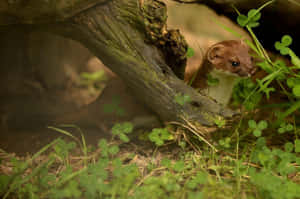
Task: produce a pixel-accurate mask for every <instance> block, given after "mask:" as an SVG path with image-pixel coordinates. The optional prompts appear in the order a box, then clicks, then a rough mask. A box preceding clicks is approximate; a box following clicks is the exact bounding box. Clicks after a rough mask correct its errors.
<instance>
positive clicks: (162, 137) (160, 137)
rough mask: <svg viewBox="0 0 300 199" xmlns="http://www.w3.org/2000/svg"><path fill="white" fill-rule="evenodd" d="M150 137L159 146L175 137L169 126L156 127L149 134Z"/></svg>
mask: <svg viewBox="0 0 300 199" xmlns="http://www.w3.org/2000/svg"><path fill="white" fill-rule="evenodd" d="M149 139H150V141H152V142H154V143H155V144H156V145H157V146H162V145H163V144H164V143H165V141H167V140H173V139H174V137H173V135H172V134H171V133H170V132H169V131H168V129H167V128H154V129H153V130H152V131H151V133H150V134H149Z"/></svg>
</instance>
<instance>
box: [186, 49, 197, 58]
mask: <svg viewBox="0 0 300 199" xmlns="http://www.w3.org/2000/svg"><path fill="white" fill-rule="evenodd" d="M194 55H195V51H194V49H193V48H190V47H188V49H187V52H186V57H187V58H190V57H193V56H194Z"/></svg>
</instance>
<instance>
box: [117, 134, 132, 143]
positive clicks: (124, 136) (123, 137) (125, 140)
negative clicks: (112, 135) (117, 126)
mask: <svg viewBox="0 0 300 199" xmlns="http://www.w3.org/2000/svg"><path fill="white" fill-rule="evenodd" d="M119 137H120V140H122V141H123V142H129V141H130V140H129V138H128V136H127V135H125V134H124V133H121V134H120V135H119Z"/></svg>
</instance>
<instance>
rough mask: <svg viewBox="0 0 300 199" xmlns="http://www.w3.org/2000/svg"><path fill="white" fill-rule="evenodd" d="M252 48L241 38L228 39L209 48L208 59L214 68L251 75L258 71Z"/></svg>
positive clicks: (241, 75)
mask: <svg viewBox="0 0 300 199" xmlns="http://www.w3.org/2000/svg"><path fill="white" fill-rule="evenodd" d="M249 53H250V48H249V47H248V46H247V45H246V44H245V43H244V42H243V41H241V40H227V41H222V42H220V43H217V44H215V45H213V46H211V47H210V48H209V50H208V51H207V54H206V58H207V61H208V62H209V63H210V64H211V65H212V66H213V68H214V69H216V70H220V71H223V72H225V73H229V74H232V75H237V76H240V77H250V76H251V75H253V74H254V73H255V71H256V67H255V66H254V63H253V58H252V57H251V55H250V54H249Z"/></svg>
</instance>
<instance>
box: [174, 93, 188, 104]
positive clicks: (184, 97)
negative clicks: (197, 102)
mask: <svg viewBox="0 0 300 199" xmlns="http://www.w3.org/2000/svg"><path fill="white" fill-rule="evenodd" d="M190 101H191V97H190V96H189V95H185V94H184V95H182V94H177V95H176V96H175V102H176V103H178V104H180V105H181V106H183V105H185V104H186V103H188V102H190Z"/></svg>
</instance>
